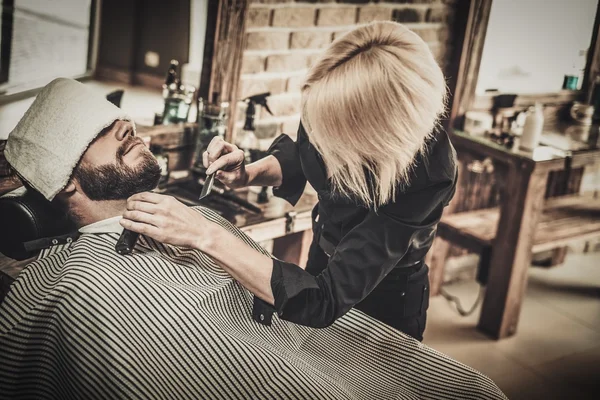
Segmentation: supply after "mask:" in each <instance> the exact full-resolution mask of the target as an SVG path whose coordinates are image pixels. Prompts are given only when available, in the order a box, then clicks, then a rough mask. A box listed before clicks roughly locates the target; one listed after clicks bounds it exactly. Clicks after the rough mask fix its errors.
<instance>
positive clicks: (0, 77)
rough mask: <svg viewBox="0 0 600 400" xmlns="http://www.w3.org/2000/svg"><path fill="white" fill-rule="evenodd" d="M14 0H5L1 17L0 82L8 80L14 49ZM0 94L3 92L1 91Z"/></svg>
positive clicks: (0, 13)
mask: <svg viewBox="0 0 600 400" xmlns="http://www.w3.org/2000/svg"><path fill="white" fill-rule="evenodd" d="M14 5H15V3H14V0H4V1H3V2H2V10H1V12H0V18H2V32H1V33H0V37H1V38H2V40H1V41H0V55H1V56H0V60H1V62H0V84H2V83H6V82H8V69H9V66H10V53H11V50H12V29H13V17H14ZM0 94H2V93H1V92H0Z"/></svg>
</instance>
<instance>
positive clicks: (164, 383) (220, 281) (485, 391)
mask: <svg viewBox="0 0 600 400" xmlns="http://www.w3.org/2000/svg"><path fill="white" fill-rule="evenodd" d="M199 211H200V212H202V213H203V214H204V216H205V217H206V218H208V219H210V220H212V221H214V222H216V223H218V224H220V225H222V226H224V227H225V228H227V229H228V230H229V231H231V232H233V233H234V234H235V235H237V236H238V237H240V238H241V239H242V240H244V241H245V242H246V243H247V244H248V245H250V246H251V247H253V248H255V249H257V250H259V251H262V252H264V250H262V249H261V248H260V247H259V246H258V245H257V244H256V243H254V242H253V241H252V240H251V239H249V238H248V237H247V236H245V235H244V234H243V233H242V232H241V231H239V230H238V229H237V228H235V227H233V226H232V225H231V224H229V223H228V222H227V221H225V220H223V219H222V218H220V217H219V216H218V215H217V214H215V213H213V212H212V211H210V210H207V209H199ZM117 239H118V235H117V234H114V233H106V234H84V235H82V236H81V237H80V238H79V240H78V241H77V242H75V243H73V244H71V245H70V246H63V247H62V248H54V249H51V250H49V251H47V252H45V254H43V257H41V258H40V259H39V260H37V261H35V262H33V263H32V264H30V265H29V266H28V267H27V268H26V269H25V270H24V271H23V272H22V274H21V275H20V276H19V279H18V280H17V281H16V282H15V283H14V284H13V286H12V288H11V291H10V293H9V294H8V296H7V297H6V299H5V300H4V302H3V303H2V305H1V306H0V398H2V399H13V398H36V399H40V398H56V399H115V398H123V399H129V398H132V399H185V398H190V399H223V398H225V399H258V398H259V399H263V398H264V399H355V398H356V399H425V398H431V399H441V398H448V399H501V398H504V395H503V394H502V392H501V391H500V390H499V389H498V388H497V387H496V386H495V385H494V383H493V382H492V381H491V380H489V379H488V378H486V377H485V376H483V375H481V374H480V373H478V372H476V371H474V370H472V369H470V368H469V367H467V366H465V365H462V364H460V363H458V362H456V361H454V360H452V359H450V358H448V357H446V356H444V355H442V354H440V353H438V352H436V351H435V350H432V349H430V348H428V347H427V346H425V345H423V344H421V343H419V342H417V341H416V340H413V339H412V338H410V337H408V336H406V335H403V334H401V333H399V332H397V331H395V330H394V329H392V328H389V327H387V326H386V325H384V324H381V323H379V322H377V321H375V320H373V319H372V318H370V317H368V316H367V315H365V314H363V313H361V312H360V311H351V312H349V313H348V314H347V315H345V316H344V317H342V318H341V319H339V320H338V321H337V322H336V323H335V324H333V325H332V326H331V327H329V328H326V329H312V328H307V327H303V326H298V325H294V324H292V323H289V322H286V321H282V320H279V319H278V318H277V317H276V316H274V318H273V324H272V326H270V327H269V326H263V325H261V324H258V323H256V322H254V321H253V320H252V319H251V311H252V300H253V298H252V295H251V294H250V293H249V292H248V291H246V290H245V289H244V288H243V287H241V286H240V285H239V284H238V283H236V282H235V281H233V280H232V279H231V277H230V276H229V275H228V274H227V273H225V272H224V271H223V270H222V269H221V268H220V267H218V266H217V265H216V264H215V263H214V262H213V261H212V260H211V259H210V258H208V257H207V256H206V255H204V254H202V253H201V252H198V251H195V250H189V249H182V248H176V247H173V246H168V245H163V244H160V243H157V242H155V241H153V240H151V239H149V238H145V237H142V238H141V239H140V241H139V243H138V246H137V247H136V252H135V253H134V254H133V255H131V256H125V257H124V256H120V255H119V254H117V253H116V252H115V251H114V246H115V243H116V241H117Z"/></svg>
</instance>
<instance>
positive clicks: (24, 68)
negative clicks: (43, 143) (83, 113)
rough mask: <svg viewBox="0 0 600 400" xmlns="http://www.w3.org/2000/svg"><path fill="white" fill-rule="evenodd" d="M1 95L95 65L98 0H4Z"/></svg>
mask: <svg viewBox="0 0 600 400" xmlns="http://www.w3.org/2000/svg"><path fill="white" fill-rule="evenodd" d="M0 5H1V7H2V22H1V24H2V25H0V32H1V37H0V94H2V93H4V94H13V93H18V92H22V91H25V90H29V89H35V88H38V87H42V86H44V85H46V84H47V83H48V82H49V81H51V80H52V79H54V78H57V77H59V76H67V77H72V78H80V77H83V76H86V75H88V74H89V73H90V72H91V71H92V69H93V62H92V61H93V58H94V45H93V43H94V37H95V35H94V27H95V23H94V18H95V15H96V12H95V7H96V1H95V0H0Z"/></svg>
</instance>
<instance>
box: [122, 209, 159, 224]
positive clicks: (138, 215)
mask: <svg viewBox="0 0 600 400" xmlns="http://www.w3.org/2000/svg"><path fill="white" fill-rule="evenodd" d="M123 219H126V220H130V221H135V222H143V223H145V224H148V225H153V226H156V227H158V226H160V217H158V216H156V215H154V214H148V213H146V212H143V211H129V210H128V211H125V212H124V213H123Z"/></svg>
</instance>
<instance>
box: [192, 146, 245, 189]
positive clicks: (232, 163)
mask: <svg viewBox="0 0 600 400" xmlns="http://www.w3.org/2000/svg"><path fill="white" fill-rule="evenodd" d="M202 163H203V164H204V167H205V168H207V170H206V174H207V175H210V174H212V173H213V172H216V175H215V177H216V178H217V179H218V180H220V181H221V182H223V183H224V184H226V185H227V186H229V187H231V188H234V189H237V188H241V187H245V186H247V185H248V180H249V177H248V173H247V172H246V166H245V158H244V152H243V151H242V150H240V149H238V148H237V146H235V145H233V144H231V143H227V142H226V141H224V140H223V139H221V138H220V137H218V136H217V137H215V138H213V139H212V140H211V142H210V143H209V145H208V148H207V149H206V151H205V152H204V153H203V154H202Z"/></svg>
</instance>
